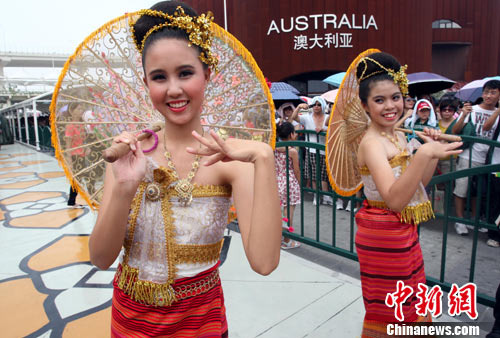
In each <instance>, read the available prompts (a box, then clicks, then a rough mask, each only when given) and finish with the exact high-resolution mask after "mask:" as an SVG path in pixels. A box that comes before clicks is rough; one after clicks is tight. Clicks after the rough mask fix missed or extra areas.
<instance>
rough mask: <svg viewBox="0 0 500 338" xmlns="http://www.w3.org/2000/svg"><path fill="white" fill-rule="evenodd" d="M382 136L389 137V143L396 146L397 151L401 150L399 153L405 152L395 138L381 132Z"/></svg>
mask: <svg viewBox="0 0 500 338" xmlns="http://www.w3.org/2000/svg"><path fill="white" fill-rule="evenodd" d="M380 135H382V136H385V137H387V138H388V139H389V141H391V142H392V144H394V145H395V146H396V149H397V150H399V152H402V151H403V148H401V146H400V145H399V141H398V140H396V138H395V137H394V136H391V135H388V134H387V133H386V132H385V131H383V132H381V133H380Z"/></svg>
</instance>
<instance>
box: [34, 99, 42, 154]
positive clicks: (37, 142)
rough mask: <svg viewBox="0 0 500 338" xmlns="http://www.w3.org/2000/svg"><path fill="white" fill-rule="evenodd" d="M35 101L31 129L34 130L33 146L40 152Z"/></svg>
mask: <svg viewBox="0 0 500 338" xmlns="http://www.w3.org/2000/svg"><path fill="white" fill-rule="evenodd" d="M36 115H37V114H36V100H33V128H34V129H35V146H36V150H38V151H40V135H38V116H36Z"/></svg>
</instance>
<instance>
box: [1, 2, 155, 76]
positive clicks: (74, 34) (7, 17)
mask: <svg viewBox="0 0 500 338" xmlns="http://www.w3.org/2000/svg"><path fill="white" fill-rule="evenodd" d="M156 2H157V0H150V1H145V0H79V1H76V0H7V1H6V0H4V1H2V2H1V4H0V51H3V52H5V51H7V52H21V53H57V54H68V55H70V54H72V53H73V52H74V50H75V49H76V47H77V46H78V45H79V44H80V43H81V42H82V41H83V40H84V39H85V38H86V37H87V36H88V35H90V34H91V33H92V32H93V31H95V30H96V29H98V28H99V27H101V26H102V25H104V24H105V23H106V22H108V21H110V20H112V19H114V18H116V17H118V16H121V15H123V14H125V13H126V12H133V11H136V10H139V9H143V8H149V7H151V6H152V5H154V4H155V3H156ZM59 72H60V69H36V68H31V69H30V68H5V71H4V73H5V76H7V77H13V78H19V77H23V78H25V77H28V78H32V77H39V76H43V77H45V78H57V76H58V73H59ZM39 74H41V75H39Z"/></svg>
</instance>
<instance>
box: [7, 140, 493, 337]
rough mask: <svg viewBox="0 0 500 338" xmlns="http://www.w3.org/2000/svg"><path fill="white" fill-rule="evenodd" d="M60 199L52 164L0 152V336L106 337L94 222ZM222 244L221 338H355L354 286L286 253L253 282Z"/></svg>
mask: <svg viewBox="0 0 500 338" xmlns="http://www.w3.org/2000/svg"><path fill="white" fill-rule="evenodd" d="M68 190H69V184H68V181H67V180H66V178H65V177H64V175H63V173H62V171H61V169H60V167H59V166H58V164H57V162H56V160H55V159H54V158H53V157H51V156H49V155H46V154H43V153H38V152H36V151H34V150H31V149H30V148H27V147H24V146H21V145H18V144H15V145H9V146H2V149H1V150H0V248H1V249H0V250H1V251H0V295H1V297H2V301H1V302H0V325H1V327H2V334H1V336H2V337H21V336H29V337H107V336H109V326H110V303H111V293H112V286H111V282H112V278H113V275H114V271H115V268H116V266H113V267H111V268H110V269H109V270H108V271H100V270H98V269H97V268H95V267H93V266H92V265H91V264H90V262H89V254H88V238H89V233H90V231H91V229H92V226H93V224H94V222H95V217H96V215H95V214H94V213H92V212H91V211H90V210H89V209H88V208H85V209H69V208H68V207H67V206H66V200H67V194H68ZM80 202H82V201H80ZM231 235H232V240H231V246H230V250H229V253H228V257H227V260H226V261H225V263H224V264H223V266H222V267H221V278H222V284H223V288H224V293H225V298H226V306H227V316H228V322H229V333H230V337H245V338H246V337H306V336H307V337H359V336H360V333H361V325H362V321H363V316H364V308H363V303H362V297H361V286H360V282H359V280H357V279H355V278H352V277H349V276H347V275H344V274H341V273H337V272H335V271H333V270H330V269H326V268H324V267H321V266H319V265H317V264H314V263H312V262H309V261H307V260H305V259H303V258H300V257H297V256H295V255H293V254H292V253H290V252H286V251H282V255H281V261H280V265H279V267H278V268H277V270H276V271H275V272H273V273H272V274H271V275H270V276H267V277H264V276H260V275H258V274H256V273H254V272H253V271H252V270H251V269H250V266H249V264H248V262H247V260H246V258H245V256H244V252H243V247H242V244H241V239H240V236H239V234H238V233H236V232H231ZM440 321H454V319H453V318H449V317H445V316H444V317H442V318H441V319H440ZM482 336H484V332H483V334H482Z"/></svg>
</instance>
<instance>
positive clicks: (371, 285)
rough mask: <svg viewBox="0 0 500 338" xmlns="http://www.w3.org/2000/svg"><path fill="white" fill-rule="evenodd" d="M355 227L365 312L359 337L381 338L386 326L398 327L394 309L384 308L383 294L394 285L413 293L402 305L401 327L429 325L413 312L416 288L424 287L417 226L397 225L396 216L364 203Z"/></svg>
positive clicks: (422, 262) (384, 295) (390, 291)
mask: <svg viewBox="0 0 500 338" xmlns="http://www.w3.org/2000/svg"><path fill="white" fill-rule="evenodd" d="M356 224H357V226H358V231H357V233H356V241H355V242H356V251H357V253H358V258H359V266H360V270H361V287H362V291H363V302H364V305H365V309H366V314H365V319H364V324H363V334H362V335H363V337H385V336H387V331H386V324H387V323H399V321H398V320H397V319H396V317H395V315H394V308H393V307H388V306H387V305H385V299H386V296H387V294H388V293H394V292H395V291H396V284H397V282H398V281H403V283H404V285H405V286H411V287H412V288H413V291H414V292H413V294H412V295H411V296H410V297H409V298H408V299H407V300H406V302H405V303H404V304H403V315H404V323H405V324H408V323H409V322H428V321H430V320H431V319H430V316H427V317H420V316H418V315H417V313H416V311H417V310H416V308H415V305H416V304H417V303H418V299H417V297H416V292H417V290H418V289H417V285H418V283H424V284H425V272H424V260H423V257H422V249H421V248H420V243H419V241H418V233H417V226H416V225H414V224H406V223H401V221H400V215H399V214H398V213H396V212H394V211H390V210H386V209H380V208H376V207H371V206H369V205H368V203H367V201H364V203H363V207H362V208H361V209H360V210H359V212H358V213H357V214H356Z"/></svg>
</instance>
